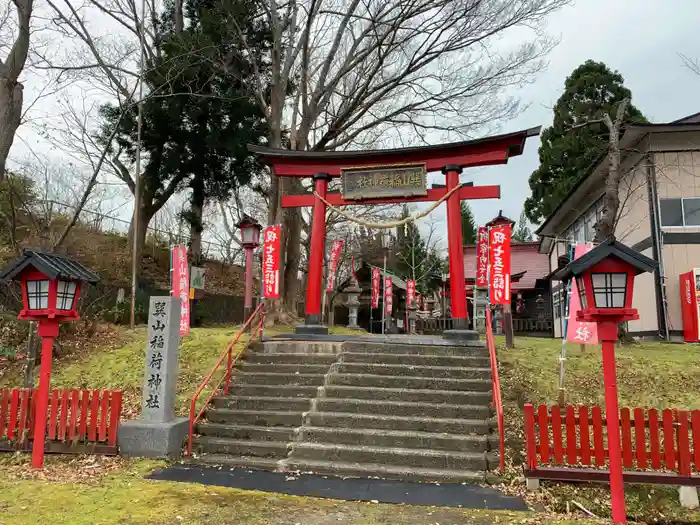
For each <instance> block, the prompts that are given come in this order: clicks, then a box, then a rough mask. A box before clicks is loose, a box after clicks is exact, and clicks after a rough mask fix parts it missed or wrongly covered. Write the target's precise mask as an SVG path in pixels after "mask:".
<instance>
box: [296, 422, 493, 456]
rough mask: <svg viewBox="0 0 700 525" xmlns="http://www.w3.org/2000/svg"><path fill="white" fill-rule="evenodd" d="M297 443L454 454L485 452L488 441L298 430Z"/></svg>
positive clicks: (465, 437) (472, 437)
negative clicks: (362, 446)
mask: <svg viewBox="0 0 700 525" xmlns="http://www.w3.org/2000/svg"><path fill="white" fill-rule="evenodd" d="M300 441H311V442H315V443H338V444H345V445H370V446H377V447H400V448H413V449H431V450H452V451H456V452H486V451H487V450H488V449H489V437H488V436H486V435H479V436H475V435H457V434H445V433H442V434H437V433H430V432H412V431H405V430H404V431H401V430H382V429H369V428H328V427H302V428H301V433H300Z"/></svg>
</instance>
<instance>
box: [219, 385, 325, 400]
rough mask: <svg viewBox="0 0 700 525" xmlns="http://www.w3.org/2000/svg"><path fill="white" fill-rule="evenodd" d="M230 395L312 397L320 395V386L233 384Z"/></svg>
mask: <svg viewBox="0 0 700 525" xmlns="http://www.w3.org/2000/svg"><path fill="white" fill-rule="evenodd" d="M229 395H232V396H261V397H303V398H306V399H310V398H312V397H316V396H317V395H318V386H288V385H231V387H230V388H229Z"/></svg>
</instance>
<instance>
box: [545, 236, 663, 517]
mask: <svg viewBox="0 0 700 525" xmlns="http://www.w3.org/2000/svg"><path fill="white" fill-rule="evenodd" d="M657 266H658V263H657V262H656V261H654V260H653V259H650V258H648V257H645V256H644V255H642V254H641V253H639V252H636V251H635V250H633V249H631V248H629V247H628V246H625V245H624V244H621V243H619V242H617V241H616V240H615V238H614V237H611V238H610V239H608V240H607V241H605V242H603V243H601V244H599V245H598V246H597V247H595V248H593V249H592V250H591V251H589V252H588V253H586V254H585V255H583V256H582V257H580V258H578V259H576V260H574V261H573V262H571V263H569V264H568V265H567V266H565V267H564V268H563V269H561V270H560V271H559V272H557V273H556V278H557V279H560V280H563V281H567V282H568V281H569V280H570V279H571V278H572V277H575V278H576V285H577V288H578V293H579V297H580V300H581V310H579V311H578V312H577V313H576V319H577V320H578V321H585V322H594V323H597V326H598V337H599V339H600V340H601V341H602V351H603V381H604V385H605V416H606V418H605V419H606V421H607V430H608V454H609V458H610V495H611V499H612V518H613V522H614V523H627V513H626V511H625V489H624V483H623V477H622V452H621V450H620V415H619V408H618V399H617V378H616V370H615V368H616V367H615V341H616V340H617V326H618V324H619V323H622V322H625V321H633V320H635V319H639V314H638V313H637V310H636V309H635V308H633V307H632V296H633V291H634V278H635V276H637V275H638V274H640V273H643V272H652V271H654V269H655V268H656V267H657Z"/></svg>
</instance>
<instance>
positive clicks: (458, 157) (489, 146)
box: [248, 127, 540, 338]
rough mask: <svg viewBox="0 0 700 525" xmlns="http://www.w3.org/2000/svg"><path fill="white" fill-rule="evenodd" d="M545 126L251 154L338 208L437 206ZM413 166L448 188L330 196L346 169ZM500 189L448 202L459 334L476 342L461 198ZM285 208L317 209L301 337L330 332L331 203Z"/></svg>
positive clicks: (303, 198) (314, 199) (462, 193)
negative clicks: (326, 267)
mask: <svg viewBox="0 0 700 525" xmlns="http://www.w3.org/2000/svg"><path fill="white" fill-rule="evenodd" d="M539 132H540V128H539V127H536V128H530V129H526V130H522V131H517V132H515V133H508V134H505V135H497V136H493V137H486V138H482V139H476V140H468V141H463V142H456V143H451V144H439V145H436V146H420V147H413V148H398V149H388V150H366V151H328V152H326V151H294V150H287V149H277V148H267V147H264V146H257V145H252V144H251V145H249V146H248V150H249V151H251V152H252V153H255V154H257V155H259V156H260V157H261V159H262V160H263V162H265V163H266V164H267V165H269V166H270V167H271V168H272V170H273V172H274V173H275V175H276V176H278V177H312V178H313V180H314V191H315V193H317V194H318V195H320V196H321V197H323V199H325V200H326V201H327V202H328V203H329V204H331V205H333V206H352V205H367V204H401V203H405V202H435V201H438V200H440V199H441V198H443V197H444V196H445V195H446V194H447V193H448V192H450V191H452V190H454V189H455V188H456V187H457V186H459V184H460V182H459V176H460V174H461V173H462V170H463V169H464V168H470V167H474V166H490V165H496V164H506V163H507V162H508V159H509V158H510V157H512V156H516V155H521V154H522V153H523V150H524V148H525V140H526V139H527V138H528V137H534V136H537V135H538V134H539ZM408 164H422V165H423V166H424V169H425V171H426V172H431V171H433V172H434V171H441V172H442V173H443V174H445V177H446V185H445V187H437V188H436V187H433V188H431V189H428V190H427V192H426V194H425V195H415V196H401V197H390V198H371V199H362V200H354V199H345V198H343V195H342V193H327V189H328V181H329V180H330V179H331V178H334V177H340V176H341V171H342V170H347V169H350V168H351V169H357V168H378V167H379V168H391V167H397V166H405V165H408ZM500 196H501V192H500V186H463V187H461V188H459V190H458V191H454V192H453V193H451V194H450V195H449V196H448V197H447V199H446V202H447V244H448V258H449V266H450V302H451V307H452V319H453V327H454V330H453V333H452V334H451V335H455V336H458V337H467V338H472V337H473V335H472V334H466V333H464V332H465V331H466V330H467V327H468V321H469V318H468V314H467V299H466V291H465V283H464V260H463V255H462V223H461V216H460V206H459V203H460V201H461V200H467V199H498V198H500ZM281 205H282V207H284V208H298V207H306V206H313V216H312V225H311V253H310V255H309V268H308V279H307V288H306V316H305V321H304V325H302V326H298V327H297V333H320V334H327V333H328V328H326V327H325V326H322V325H321V293H322V289H323V283H322V280H323V252H324V245H325V237H326V224H325V222H326V203H325V202H324V201H323V200H322V199H321V198H319V197H318V196H316V195H315V194H314V193H309V194H306V195H285V196H283V197H282V199H281Z"/></svg>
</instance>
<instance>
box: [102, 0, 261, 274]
mask: <svg viewBox="0 0 700 525" xmlns="http://www.w3.org/2000/svg"><path fill="white" fill-rule="evenodd" d="M169 4H170V5H169V6H168V8H167V9H166V10H165V12H164V14H163V16H162V20H161V23H160V24H159V26H158V27H159V29H160V31H161V33H162V34H161V35H159V36H160V51H161V53H160V55H159V56H157V57H154V58H152V60H153V61H154V65H153V66H152V67H151V68H150V69H149V71H148V72H147V74H146V75H145V76H146V79H145V83H146V84H147V85H148V86H151V87H155V88H154V89H153V90H152V91H151V92H150V93H149V95H148V97H147V98H146V101H145V102H144V104H143V129H142V136H141V148H142V158H144V159H145V162H144V164H142V173H141V180H140V190H141V191H140V193H141V199H140V201H141V202H140V206H139V209H140V216H139V228H138V232H136V233H137V235H138V237H139V238H138V239H137V244H138V245H139V248H137V249H138V250H139V254H140V253H141V250H142V247H143V242H144V240H145V231H146V228H147V226H148V223H149V222H150V220H151V218H152V217H153V216H154V215H155V213H157V212H158V210H159V209H160V208H162V206H164V205H165V203H166V202H167V200H168V199H169V198H170V197H171V196H172V195H173V194H174V193H176V192H178V191H180V190H182V189H185V188H187V187H189V188H191V189H192V196H191V210H190V211H189V212H186V213H185V218H186V219H187V220H188V222H190V225H191V227H192V229H191V231H192V239H193V245H194V244H195V242H196V241H197V239H198V238H199V237H200V234H201V231H202V229H203V225H202V223H201V216H202V208H203V206H204V204H205V202H206V201H207V200H210V199H221V198H226V197H228V196H229V194H230V192H231V191H232V189H233V188H234V187H235V186H236V185H241V184H246V183H247V182H248V181H249V180H250V177H251V175H253V174H254V173H255V171H256V170H257V169H260V167H259V166H258V164H257V162H256V160H255V158H254V157H253V156H251V155H250V154H249V153H248V151H247V144H248V143H250V142H258V141H259V139H260V138H261V137H264V136H266V133H267V130H266V128H265V126H264V122H265V121H264V115H263V114H262V113H261V111H260V109H259V106H258V104H257V103H256V101H255V100H254V98H253V96H252V95H251V93H250V91H249V87H248V81H249V80H250V77H251V76H252V75H253V72H254V69H255V68H254V65H253V63H252V62H251V60H262V59H261V58H260V56H264V55H265V53H264V51H265V50H266V46H267V44H266V37H267V32H266V29H265V28H264V27H259V25H258V23H257V22H256V21H255V20H256V17H255V12H254V11H253V9H254V6H253V5H252V3H251V2H246V1H245V0H189V1H188V2H186V4H185V15H186V18H187V19H188V21H189V24H188V26H187V29H185V30H183V31H175V24H174V16H175V13H174V9H173V6H172V2H170V3H169ZM234 17H235V19H234ZM234 25H237V26H239V27H242V28H245V30H246V31H247V32H248V34H249V36H250V43H251V46H253V47H256V46H257V47H256V49H258V50H259V51H260V53H256V56H255V57H251V56H250V55H249V54H247V53H244V52H243V51H242V50H239V49H237V48H236V47H235V46H233V45H232V44H231V43H229V42H228V40H227V39H226V38H224V36H225V34H226V33H227V31H230V30H231V27H232V26H234ZM258 55H259V56H258ZM124 106H125V107H129V106H131V107H130V108H129V109H128V110H127V112H126V114H125V116H124V117H123V118H122V119H121V122H120V125H119V132H118V134H117V136H116V138H115V143H116V146H115V147H114V149H118V150H119V151H124V152H125V153H126V154H127V155H128V157H129V158H130V160H132V161H133V159H134V158H135V153H136V149H137V145H138V144H137V114H136V107H135V105H134V104H132V103H131V101H125V103H124ZM121 113H122V107H117V106H114V105H110V104H108V105H106V106H104V107H103V108H102V115H103V117H104V118H105V121H106V123H105V126H104V129H103V136H108V135H109V133H110V132H111V130H112V129H113V126H114V125H115V124H116V122H117V121H119V117H120V115H121ZM120 170H121V171H122V173H123V177H122V178H124V179H125V180H126V181H127V183H128V181H131V177H130V176H129V173H128V169H127V168H126V167H125V166H123V165H122V166H121V167H120ZM131 186H132V189H133V182H132V183H131ZM193 251H194V252H198V251H199V247H198V246H193ZM197 257H198V253H195V260H196V259H197Z"/></svg>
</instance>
